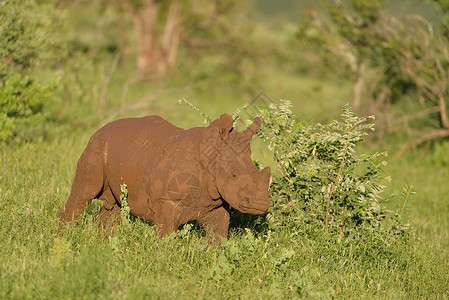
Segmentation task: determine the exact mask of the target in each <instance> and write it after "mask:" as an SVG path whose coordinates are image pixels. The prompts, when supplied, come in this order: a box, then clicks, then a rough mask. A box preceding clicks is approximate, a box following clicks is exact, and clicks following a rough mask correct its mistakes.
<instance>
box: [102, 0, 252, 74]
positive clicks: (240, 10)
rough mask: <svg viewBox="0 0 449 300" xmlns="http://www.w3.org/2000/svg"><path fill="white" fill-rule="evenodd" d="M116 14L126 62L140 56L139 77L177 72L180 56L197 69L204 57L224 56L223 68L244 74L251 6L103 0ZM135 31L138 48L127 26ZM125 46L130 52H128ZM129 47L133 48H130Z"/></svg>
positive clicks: (223, 0) (226, 0)
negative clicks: (130, 57)
mask: <svg viewBox="0 0 449 300" xmlns="http://www.w3.org/2000/svg"><path fill="white" fill-rule="evenodd" d="M102 4H103V5H105V6H110V7H112V8H114V9H115V10H116V11H117V12H118V16H117V18H118V20H117V24H118V27H119V28H118V31H120V36H121V37H122V38H121V39H122V41H121V44H122V45H121V47H122V51H121V52H122V54H123V55H122V56H123V57H122V60H125V61H126V60H127V57H128V55H129V54H130V53H132V54H135V56H136V72H137V74H138V75H139V76H142V77H147V76H164V75H167V74H169V73H170V72H171V71H173V70H174V69H175V68H176V67H178V66H179V64H177V63H178V62H180V61H179V56H180V55H181V56H182V55H185V56H182V63H181V64H183V65H184V66H185V67H186V68H190V69H192V68H194V67H195V65H197V64H198V63H200V61H201V59H202V58H203V56H206V55H209V56H214V55H217V54H218V55H222V57H221V59H220V61H221V64H220V65H221V66H220V67H221V68H225V69H226V68H233V72H241V71H242V69H241V68H242V67H241V65H242V64H241V62H242V61H243V60H245V59H248V58H250V57H252V54H254V53H252V54H251V51H250V50H248V49H249V48H251V49H254V48H255V47H253V46H249V42H248V41H249V38H248V33H249V32H250V30H251V29H250V27H251V26H250V25H249V23H248V22H245V21H244V20H245V16H246V13H247V6H246V3H245V2H239V1H236V0H219V1H206V0H194V1H178V0H169V1H158V0H117V1H113V2H110V1H102ZM127 24H130V27H131V28H132V31H133V33H134V39H133V43H134V46H131V47H130V46H128V44H129V43H131V38H130V36H129V35H128V34H127V31H128V25H127ZM125 49H126V50H125ZM129 49H133V50H131V51H129Z"/></svg>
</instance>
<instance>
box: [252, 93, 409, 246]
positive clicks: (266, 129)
mask: <svg viewBox="0 0 449 300" xmlns="http://www.w3.org/2000/svg"><path fill="white" fill-rule="evenodd" d="M290 108H291V103H290V102H289V101H281V102H280V104H271V105H270V107H269V108H267V109H262V110H260V117H261V119H262V121H263V123H264V126H263V129H262V130H261V131H259V132H258V135H259V136H260V137H261V138H262V139H264V140H265V141H268V142H269V149H270V150H271V151H273V153H274V156H275V160H276V164H277V169H278V171H279V173H280V174H281V175H279V176H277V175H274V176H273V184H272V185H271V189H270V191H271V196H272V206H271V208H270V211H269V214H268V216H267V219H268V220H269V222H270V223H271V226H272V227H274V228H275V227H279V226H282V227H289V228H292V229H294V230H296V231H299V232H302V233H306V234H309V235H314V234H316V233H320V234H321V233H322V232H323V231H324V232H329V233H331V234H335V235H337V236H340V237H341V238H342V237H354V232H366V231H372V232H374V231H375V232H376V234H380V235H383V236H384V237H385V236H391V237H392V238H393V240H394V238H395V237H397V236H399V235H403V236H408V234H409V232H410V231H409V227H408V225H406V224H404V220H403V218H402V214H399V213H392V212H390V211H388V210H387V209H386V208H385V207H384V206H383V204H384V202H385V200H384V199H383V197H382V191H383V184H384V183H385V181H386V180H387V179H388V178H387V177H386V176H385V175H384V174H383V171H382V167H383V165H384V164H385V162H384V161H382V160H381V158H382V157H383V156H385V153H374V154H373V155H367V154H358V153H357V151H356V148H357V146H359V145H360V144H361V143H362V142H363V140H364V136H365V135H367V132H366V131H368V130H373V126H374V124H372V123H369V122H368V121H369V120H371V119H373V118H374V117H368V118H364V117H358V116H357V115H356V114H355V113H354V112H353V111H352V109H351V107H349V106H345V107H344V108H343V113H342V121H332V122H330V123H329V124H327V125H321V124H311V123H308V122H300V121H297V120H296V119H295V116H294V115H293V114H292V112H291V110H290ZM410 194H411V193H407V194H406V196H405V197H409V196H410ZM389 198H390V197H389ZM404 201H406V198H405V199H404ZM386 220H388V222H387V221H386ZM357 236H358V235H357Z"/></svg>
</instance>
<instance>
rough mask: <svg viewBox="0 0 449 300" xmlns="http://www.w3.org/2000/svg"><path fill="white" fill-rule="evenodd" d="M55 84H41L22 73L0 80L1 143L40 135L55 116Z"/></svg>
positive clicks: (56, 100)
mask: <svg viewBox="0 0 449 300" xmlns="http://www.w3.org/2000/svg"><path fill="white" fill-rule="evenodd" d="M56 89H57V88H56V86H55V85H42V84H40V83H39V82H38V81H35V80H32V79H30V78H29V77H27V76H22V75H20V74H19V73H15V74H14V75H11V76H10V77H9V78H8V79H7V80H5V81H3V82H1V81H0V109H1V110H0V141H8V140H10V139H12V138H14V137H16V138H19V139H20V140H28V139H31V138H32V137H33V136H35V135H36V134H37V135H41V134H42V131H43V130H45V128H46V127H45V126H46V124H47V123H48V121H49V120H51V119H53V118H54V117H55V114H54V105H55V104H56V103H57V102H58V99H57V98H56V97H55V95H54V92H55V91H56Z"/></svg>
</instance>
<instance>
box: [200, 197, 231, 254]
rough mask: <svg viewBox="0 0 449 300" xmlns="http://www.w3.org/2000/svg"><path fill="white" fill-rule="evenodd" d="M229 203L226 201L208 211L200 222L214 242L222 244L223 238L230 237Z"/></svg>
mask: <svg viewBox="0 0 449 300" xmlns="http://www.w3.org/2000/svg"><path fill="white" fill-rule="evenodd" d="M229 219H230V217H229V205H228V204H226V203H224V204H223V205H221V206H219V207H217V208H216V209H214V210H212V211H210V212H208V213H207V214H206V215H204V216H203V217H202V218H201V219H200V220H198V222H199V223H200V225H202V226H203V227H204V229H205V230H206V234H207V237H208V239H209V240H210V241H211V242H212V243H214V244H218V245H220V244H221V238H227V237H228V231H229Z"/></svg>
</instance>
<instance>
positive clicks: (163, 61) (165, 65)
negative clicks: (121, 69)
mask: <svg viewBox="0 0 449 300" xmlns="http://www.w3.org/2000/svg"><path fill="white" fill-rule="evenodd" d="M159 10H160V6H159V5H158V3H156V1H154V0H148V1H145V3H144V4H143V6H141V7H139V8H137V9H134V10H133V13H132V17H133V25H134V30H135V33H136V43H137V73H138V74H139V75H142V76H145V75H158V76H160V75H165V74H167V73H168V72H170V71H171V70H172V69H173V67H174V65H175V62H176V55H177V51H178V47H179V39H180V35H181V26H180V12H181V8H180V5H179V3H178V2H176V1H173V2H172V3H171V4H170V8H169V11H168V14H167V19H166V20H165V26H164V32H158V30H157V27H158V26H157V25H158V21H159V20H158V16H159V15H160V14H159Z"/></svg>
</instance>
